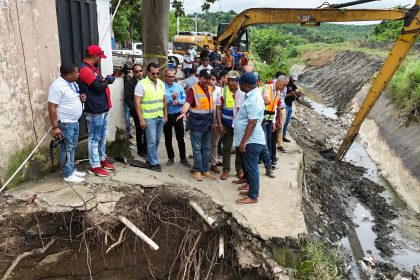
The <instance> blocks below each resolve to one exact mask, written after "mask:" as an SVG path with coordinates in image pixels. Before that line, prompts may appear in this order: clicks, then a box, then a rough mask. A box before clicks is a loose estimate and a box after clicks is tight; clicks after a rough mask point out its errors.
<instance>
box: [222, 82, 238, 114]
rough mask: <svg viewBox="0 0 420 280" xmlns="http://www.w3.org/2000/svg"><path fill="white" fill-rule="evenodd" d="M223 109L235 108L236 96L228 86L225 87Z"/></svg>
mask: <svg viewBox="0 0 420 280" xmlns="http://www.w3.org/2000/svg"><path fill="white" fill-rule="evenodd" d="M223 101H224V102H223V109H228V110H233V108H234V107H235V98H234V97H233V94H232V91H230V88H229V87H228V86H225V87H224V88H223Z"/></svg>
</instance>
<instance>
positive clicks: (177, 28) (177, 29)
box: [176, 17, 179, 35]
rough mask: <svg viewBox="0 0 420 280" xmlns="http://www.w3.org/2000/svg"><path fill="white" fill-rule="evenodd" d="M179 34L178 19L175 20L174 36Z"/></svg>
mask: <svg viewBox="0 0 420 280" xmlns="http://www.w3.org/2000/svg"><path fill="white" fill-rule="evenodd" d="M178 34H179V17H177V18H176V35H178Z"/></svg>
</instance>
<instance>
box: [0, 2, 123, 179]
mask: <svg viewBox="0 0 420 280" xmlns="http://www.w3.org/2000/svg"><path fill="white" fill-rule="evenodd" d="M109 2H110V0H98V1H97V11H98V31H99V40H100V46H101V48H102V49H103V50H104V51H105V54H106V55H107V56H108V58H107V59H104V60H103V61H102V65H101V67H102V72H103V74H104V75H108V74H111V73H112V71H113V66H112V48H111V32H110V28H109V23H110V12H109ZM0 26H1V30H2V31H1V35H2V38H1V39H0V93H1V98H0V136H1V137H0V185H1V183H4V182H5V180H6V179H7V178H5V177H6V173H7V170H8V169H10V167H11V166H12V165H13V168H12V169H15V168H16V167H17V166H18V165H19V164H20V163H21V161H22V160H23V158H24V157H25V156H26V155H27V153H28V151H29V150H32V149H33V148H34V147H35V145H36V143H37V142H38V141H40V140H41V138H42V137H43V136H44V135H45V133H46V132H47V130H48V128H49V127H50V122H49V118H48V109H47V101H48V88H49V86H50V84H51V83H52V82H53V81H54V80H55V79H56V78H57V77H58V75H59V66H60V63H61V61H60V47H59V37H58V27H57V15H56V3H55V0H0ZM110 87H111V96H112V101H113V104H114V106H113V108H112V109H111V111H110V112H109V126H108V127H109V133H108V141H113V140H114V139H115V135H116V131H117V127H118V128H123V129H125V121H124V103H123V81H122V79H117V80H116V81H115V83H114V84H113V85H111V86H110ZM49 139H50V138H47V140H46V141H45V143H43V146H42V147H47V146H48V143H49ZM83 144H84V145H85V143H83ZM24 149H26V150H25V152H22V151H23V150H24ZM47 161H48V160H47ZM36 173H37V172H36V170H35V171H34V172H30V173H29V174H30V176H37V175H38V174H36ZM8 175H10V174H8Z"/></svg>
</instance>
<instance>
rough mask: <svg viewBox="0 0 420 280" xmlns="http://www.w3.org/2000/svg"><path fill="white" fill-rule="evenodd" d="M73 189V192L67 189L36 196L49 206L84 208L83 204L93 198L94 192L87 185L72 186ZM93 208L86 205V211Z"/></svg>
mask: <svg viewBox="0 0 420 280" xmlns="http://www.w3.org/2000/svg"><path fill="white" fill-rule="evenodd" d="M73 188H74V190H73V189H71V188H70V187H67V188H63V189H60V190H58V191H55V192H47V193H41V194H39V195H38V199H39V200H42V201H44V202H46V203H48V204H49V205H51V206H58V207H71V208H76V207H81V206H84V204H85V202H86V203H87V202H89V201H90V200H92V199H93V198H94V197H95V194H94V191H93V190H92V188H91V187H90V186H89V185H74V186H73ZM76 192H77V194H76ZM82 199H83V200H82ZM93 207H94V206H92V205H86V208H87V210H89V209H92V208H93Z"/></svg>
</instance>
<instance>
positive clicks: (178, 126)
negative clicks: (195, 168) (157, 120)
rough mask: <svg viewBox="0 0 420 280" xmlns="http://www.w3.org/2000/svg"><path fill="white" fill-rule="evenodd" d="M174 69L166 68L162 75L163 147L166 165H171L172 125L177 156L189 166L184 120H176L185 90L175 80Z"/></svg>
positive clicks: (172, 152) (172, 162)
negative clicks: (164, 103)
mask: <svg viewBox="0 0 420 280" xmlns="http://www.w3.org/2000/svg"><path fill="white" fill-rule="evenodd" d="M174 79H175V71H174V70H173V69H167V70H166V71H165V75H164V78H163V80H164V82H165V94H166V100H167V102H168V122H167V123H166V124H165V125H164V126H163V133H164V134H165V147H166V152H167V153H168V158H169V159H168V162H167V163H166V165H168V166H169V165H173V164H174V158H175V153H174V149H173V147H172V127H173V128H174V130H175V136H176V141H177V142H178V149H179V157H180V158H181V163H182V164H183V165H185V166H188V167H189V166H190V163H189V162H188V160H187V158H186V156H185V142H184V122H183V121H182V119H181V120H178V121H177V120H176V119H177V118H178V116H179V115H180V114H181V109H182V106H183V105H184V103H185V98H186V96H185V92H184V89H183V88H182V86H181V85H180V84H178V83H176V82H174Z"/></svg>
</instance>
